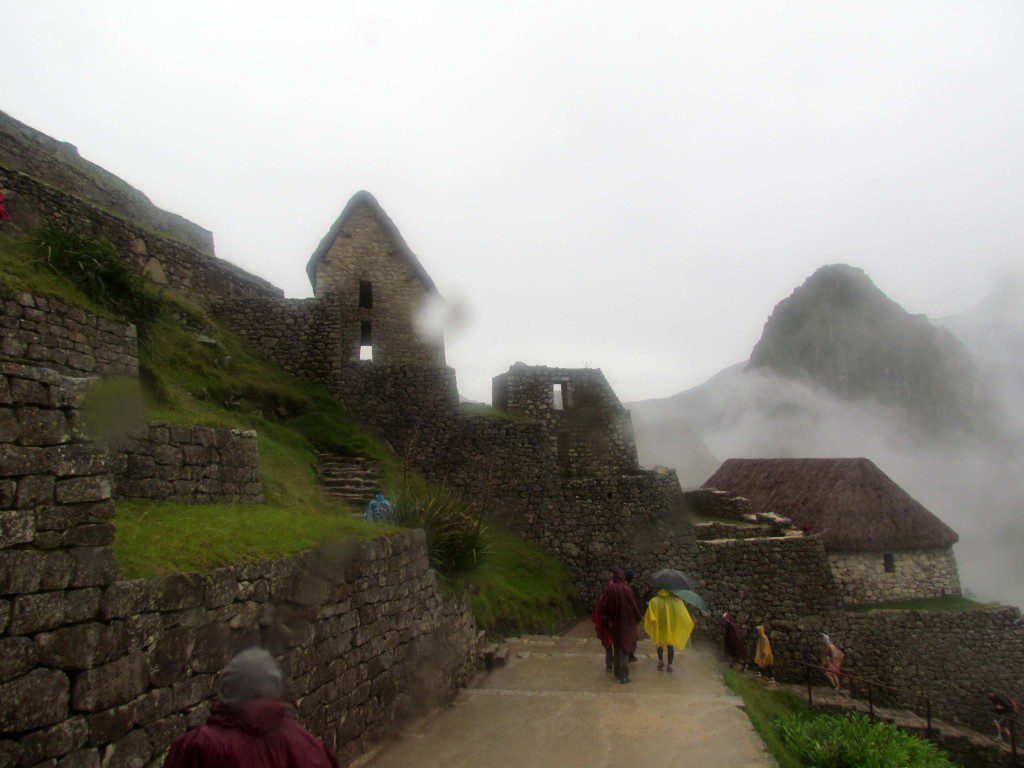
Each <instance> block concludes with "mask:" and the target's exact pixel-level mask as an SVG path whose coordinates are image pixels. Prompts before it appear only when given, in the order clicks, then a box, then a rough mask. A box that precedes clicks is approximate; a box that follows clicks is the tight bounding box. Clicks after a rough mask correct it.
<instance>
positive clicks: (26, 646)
mask: <svg viewBox="0 0 1024 768" xmlns="http://www.w3.org/2000/svg"><path fill="white" fill-rule="evenodd" d="M36 655H37V654H36V647H35V643H33V642H32V641H31V640H30V639H29V638H27V637H4V638H0V682H6V681H8V680H11V679H13V678H15V677H18V676H19V675H23V674H25V673H26V672H28V671H29V670H30V669H32V667H34V666H35V665H36Z"/></svg>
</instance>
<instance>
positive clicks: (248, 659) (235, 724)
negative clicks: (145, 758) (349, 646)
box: [164, 648, 338, 768]
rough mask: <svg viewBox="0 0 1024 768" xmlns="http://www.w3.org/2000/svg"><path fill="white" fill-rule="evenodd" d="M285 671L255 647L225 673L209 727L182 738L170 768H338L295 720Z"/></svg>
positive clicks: (167, 766)
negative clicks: (286, 701)
mask: <svg viewBox="0 0 1024 768" xmlns="http://www.w3.org/2000/svg"><path fill="white" fill-rule="evenodd" d="M282 691H283V687H282V684H281V670H280V669H278V667H277V664H276V663H274V659H273V658H272V657H271V656H270V654H269V653H267V652H266V651H264V650H262V649H260V648H250V649H249V650H247V651H242V652H241V653H240V654H238V655H237V656H235V658H233V659H232V660H231V661H230V662H228V665H227V666H226V667H225V668H224V671H223V672H222V673H221V678H220V681H219V683H218V684H217V700H216V701H215V702H214V703H213V707H212V709H211V711H210V716H209V717H208V718H207V719H206V724H205V725H202V726H200V727H199V728H196V729H195V730H192V731H189V732H188V733H186V734H185V735H184V736H180V737H179V738H178V739H177V741H175V742H174V744H173V746H172V747H171V751H170V752H169V753H168V755H167V759H166V760H165V761H164V768H300V767H301V768H338V761H337V760H335V758H334V755H332V754H331V753H330V751H328V749H327V748H326V747H325V746H324V745H323V744H322V743H321V742H320V740H319V739H317V738H316V737H315V736H313V735H312V734H311V733H309V731H307V730H306V729H305V728H303V727H302V726H301V725H299V724H298V723H297V722H295V721H294V720H293V719H292V718H291V712H290V709H289V707H288V706H287V705H285V704H284V703H283V702H282V701H281V694H282Z"/></svg>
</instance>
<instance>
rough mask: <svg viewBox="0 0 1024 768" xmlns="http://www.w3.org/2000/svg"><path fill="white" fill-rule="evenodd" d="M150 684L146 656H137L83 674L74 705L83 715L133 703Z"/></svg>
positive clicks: (124, 658)
mask: <svg viewBox="0 0 1024 768" xmlns="http://www.w3.org/2000/svg"><path fill="white" fill-rule="evenodd" d="M148 685H149V664H148V663H147V661H146V656H145V654H142V653H133V654H131V655H129V656H125V657H123V658H121V659H118V660H117V661H112V662H110V663H109V664H104V665H102V666H99V667H94V668H93V669H89V670H86V671H85V672H82V673H80V674H79V675H78V676H77V677H76V678H75V683H74V688H73V689H72V694H71V702H72V706H73V707H74V708H75V709H76V710H77V711H79V712H97V711H99V710H102V709H110V708H111V707H116V706H118V705H120V704H125V703H127V702H128V701H131V700H132V699H133V698H135V697H136V696H138V695H139V694H141V693H142V692H143V691H145V690H146V688H147V687H148Z"/></svg>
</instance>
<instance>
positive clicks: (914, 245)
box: [0, 0, 1024, 400]
mask: <svg viewBox="0 0 1024 768" xmlns="http://www.w3.org/2000/svg"><path fill="white" fill-rule="evenodd" d="M1022 31H1024V6H1022V5H1021V4H1019V3H1013V2H972V3H936V2H910V1H909V0H908V1H906V2H900V3H882V2H868V3H862V2H857V3H843V2H835V3H821V2H802V3H801V2H776V3H769V4H754V3H746V2H743V3H739V2H721V3H687V2H673V3H668V2H664V3H650V4H644V5H643V6H637V5H635V4H634V5H629V4H622V3H609V2H588V3H579V2H556V3H551V2H530V1H528V0H526V1H524V2H519V3H515V4H506V3H500V4H499V3H489V2H447V3H424V2H420V3H413V2H389V3H373V4H370V3H351V2H348V3H345V2H329V3H328V2H323V3H315V2H299V3H292V4H281V3H260V2H246V3H240V2H219V3H209V2H193V1H190V0H181V1H179V2H175V3H173V4H165V3H138V2H130V1H129V0H123V1H120V0H119V1H116V2H115V1H113V0H99V2H93V3H71V2H45V3H44V2H33V3H28V2H22V3H8V4H6V5H5V8H4V11H3V20H2V23H0V50H3V52H4V57H3V58H4V61H5V67H4V71H5V74H4V77H3V78H2V79H0V108H2V109H4V110H5V111H7V112H9V113H10V114H12V115H14V116H15V117H17V118H18V119H20V120H23V121H25V122H27V123H29V124H30V125H33V126H34V127H37V128H39V129H41V130H43V131H45V132H47V133H49V134H50V135H53V136H55V137H57V138H60V139H64V140H67V141H71V142H72V143H74V144H76V145H78V146H79V148H80V150H81V152H82V154H83V155H84V156H86V157H88V158H89V159H91V160H93V161H95V162H97V163H99V164H100V165H102V166H104V167H106V168H108V169H110V170H112V171H114V172H115V173H117V174H119V175H121V176H122V177H123V178H125V179H127V180H128V181H129V182H131V183H133V184H134V185H135V186H137V187H139V188H140V189H142V190H144V191H145V192H146V193H147V194H149V195H150V196H151V197H152V198H153V199H154V201H155V202H156V203H157V204H159V205H161V206H163V207H165V208H168V209H170V210H172V211H175V212H178V213H181V214H183V215H185V216H187V217H189V218H191V219H192V220H194V221H196V222H198V223H200V224H202V225H203V226H206V227H208V228H209V229H212V230H213V232H214V234H215V237H216V243H217V249H218V254H219V255H221V256H223V257H226V258H228V259H231V260H233V261H234V262H236V263H238V264H239V265H241V266H243V267H245V268H246V269H249V270H251V271H253V272H256V273H257V274H259V275H261V276H263V277H266V278H268V279H269V280H271V281H272V282H274V283H275V284H277V285H280V286H282V287H283V288H285V290H286V291H287V292H288V294H289V295H293V296H304V295H308V294H309V292H310V289H309V284H308V282H307V280H306V276H305V272H304V269H303V267H304V265H305V262H306V260H307V259H308V258H309V255H310V254H311V253H312V251H313V250H314V248H315V247H316V245H317V243H318V242H319V240H320V238H321V237H322V236H323V234H324V232H326V231H327V229H328V228H329V226H330V224H331V223H332V222H333V221H334V219H335V217H336V216H337V214H338V212H339V211H340V210H341V209H342V207H343V206H344V204H345V202H346V200H347V199H348V197H349V196H350V195H351V194H352V193H353V192H355V191H356V190H358V189H363V188H365V189H369V190H370V191H371V192H373V193H374V194H375V195H376V196H377V198H378V199H379V200H380V202H381V203H382V205H383V206H384V207H385V209H386V210H387V211H388V212H389V214H390V215H391V216H392V217H393V218H394V220H395V222H396V223H397V224H398V226H399V228H400V229H401V230H402V232H403V234H404V236H405V238H406V240H407V241H408V242H409V244H410V246H411V247H412V248H413V250H414V251H416V253H417V254H418V255H419V257H420V258H421V260H422V262H423V264H424V265H425V266H426V268H427V269H428V271H429V272H430V273H431V275H432V276H433V278H434V279H435V281H436V282H437V284H438V286H439V288H440V290H441V293H442V294H443V295H444V296H445V297H446V298H450V299H456V300H459V301H460V302H462V303H463V304H465V305H467V306H468V308H469V310H470V311H469V313H468V314H467V316H468V317H470V318H472V321H471V322H469V323H465V324H463V328H462V331H461V333H452V334H450V335H449V338H448V345H447V349H448V359H449V362H450V363H451V364H452V365H453V366H454V367H455V368H456V369H457V371H458V375H459V383H460V387H461V389H462V391H463V393H464V394H465V395H466V396H468V397H470V398H472V399H474V400H489V398H490V378H491V376H493V375H494V374H496V373H499V372H500V371H503V370H505V369H507V367H508V365H509V364H510V363H512V362H513V361H515V360H523V361H526V362H532V363H545V364H553V365H570V366H571V365H581V364H584V363H589V364H592V365H595V366H600V367H601V368H602V369H603V370H604V371H605V373H606V374H607V376H608V377H609V380H610V381H611V383H612V385H613V386H614V387H615V388H616V390H617V391H618V393H619V394H620V395H621V396H622V397H623V398H624V399H626V400H636V399H641V398H648V397H659V396H667V395H669V394H671V393H673V392H678V391H680V390H682V389H685V388H687V387H690V386H693V385H695V384H697V383H699V382H701V381H703V380H705V379H707V378H708V377H709V376H710V375H712V374H713V373H714V372H716V371H718V370H720V369H721V368H723V367H725V366H726V365H728V364H729V363H731V362H734V361H736V360H741V359H743V358H744V357H745V356H746V355H747V354H748V353H749V350H750V348H751V346H752V345H753V343H754V341H755V340H756V339H757V336H758V335H759V333H760V330H761V326H762V325H763V322H764V319H765V316H766V313H767V312H768V311H769V310H770V308H771V307H772V305H773V304H774V303H775V301H777V300H778V299H779V298H780V297H782V296H784V295H786V293H788V292H789V291H790V290H791V289H792V287H793V286H795V285H797V284H798V283H799V281H800V280H802V279H803V278H804V277H805V276H806V275H808V274H810V273H811V272H812V271H813V269H814V268H815V267H817V266H819V265H821V264H823V263H831V262H836V261H849V262H852V263H856V264H858V265H859V266H861V267H863V268H864V269H865V270H866V271H867V272H868V274H870V275H871V276H872V277H873V278H874V279H875V280H876V281H877V282H879V284H884V285H886V286H887V289H888V291H889V292H890V295H892V296H893V297H894V298H896V299H897V300H898V301H900V302H901V303H902V304H903V305H904V306H905V307H907V309H909V310H910V311H912V312H923V313H927V314H929V315H931V316H934V317H938V316H944V315H950V314H954V313H957V312H961V311H963V310H964V309H966V308H968V307H969V306H971V305H972V304H974V303H976V302H977V301H979V300H980V299H981V297H982V295H983V294H984V292H985V289H986V288H987V285H988V283H989V281H990V280H991V279H992V276H993V275H994V274H996V273H997V272H998V270H1000V269H1002V268H1003V267H1004V266H1006V265H1007V264H1009V263H1012V262H1014V261H1019V260H1020V258H1021V253H1022V245H1024V229H1022V228H1021V226H1020V221H1019V218H1020V217H1019V204H1020V200H1021V199H1022V192H1024V142H1021V141H1020V137H1021V129H1022V125H1021V120H1022V115H1024V89H1022V88H1020V74H1021V72H1022V71H1024V45H1021V44H1020V41H1021V39H1022Z"/></svg>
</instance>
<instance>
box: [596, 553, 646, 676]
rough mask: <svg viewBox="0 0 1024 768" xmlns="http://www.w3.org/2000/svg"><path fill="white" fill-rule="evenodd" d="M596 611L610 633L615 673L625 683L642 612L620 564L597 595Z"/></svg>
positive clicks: (634, 649)
mask: <svg viewBox="0 0 1024 768" xmlns="http://www.w3.org/2000/svg"><path fill="white" fill-rule="evenodd" d="M600 613H601V620H602V622H603V623H604V626H605V627H607V628H608V633H609V634H610V635H611V637H612V645H613V671H614V672H615V677H616V679H617V680H618V681H619V682H620V683H622V684H625V683H628V682H629V655H630V654H631V653H634V652H636V634H637V633H636V625H637V622H639V621H640V618H641V616H642V615H643V614H642V613H641V612H640V603H639V601H638V600H637V599H636V595H634V594H633V590H632V589H630V588H629V585H628V584H627V583H626V573H625V571H623V570H622V569H621V568H613V569H612V580H611V581H610V582H608V585H607V586H606V587H605V588H604V593H603V594H602V595H601V600H600Z"/></svg>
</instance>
